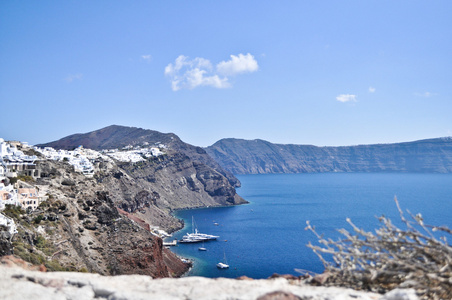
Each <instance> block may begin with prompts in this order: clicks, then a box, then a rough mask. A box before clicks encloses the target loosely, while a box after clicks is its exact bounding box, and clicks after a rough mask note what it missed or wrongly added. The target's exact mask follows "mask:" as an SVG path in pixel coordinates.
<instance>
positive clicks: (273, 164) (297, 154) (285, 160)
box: [206, 138, 452, 174]
mask: <svg viewBox="0 0 452 300" xmlns="http://www.w3.org/2000/svg"><path fill="white" fill-rule="evenodd" d="M206 151H207V153H209V155H210V156H212V157H213V158H214V159H215V160H216V161H217V162H218V163H219V164H220V165H221V166H222V167H223V168H225V169H226V170H228V171H230V172H232V173H233V174H265V173H310V172H431V173H450V172H452V139H451V138H438V139H428V140H420V141H415V142H407V143H396V144H375V145H359V146H344V147H317V146H312V145H291V144H288V145H284V144H273V143H270V142H267V141H264V140H241V139H223V140H220V141H218V142H216V143H215V144H213V145H212V146H209V147H207V148H206Z"/></svg>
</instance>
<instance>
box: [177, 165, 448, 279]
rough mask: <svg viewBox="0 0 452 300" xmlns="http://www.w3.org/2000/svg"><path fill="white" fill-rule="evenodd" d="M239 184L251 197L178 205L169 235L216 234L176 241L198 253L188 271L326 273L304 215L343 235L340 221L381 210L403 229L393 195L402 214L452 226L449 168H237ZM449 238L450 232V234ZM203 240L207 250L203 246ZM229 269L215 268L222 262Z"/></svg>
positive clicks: (182, 250) (188, 254)
mask: <svg viewBox="0 0 452 300" xmlns="http://www.w3.org/2000/svg"><path fill="white" fill-rule="evenodd" d="M237 178H238V179H239V180H240V181H241V183H242V186H241V187H240V188H239V189H237V192H238V194H239V195H240V196H242V197H243V198H244V199H245V200H247V201H249V204H245V205H239V206H233V207H216V208H203V209H191V210H181V211H178V212H176V214H175V215H176V217H178V218H180V219H183V220H184V221H185V227H184V228H183V229H182V230H180V231H178V232H176V233H175V234H174V235H173V237H172V239H174V238H177V239H180V238H182V236H183V235H184V234H185V233H187V232H192V230H193V225H192V224H193V222H192V220H194V225H195V226H196V228H197V229H198V231H199V232H202V233H208V234H213V235H218V236H220V238H218V239H217V240H216V241H209V242H206V243H204V245H203V244H202V243H201V244H199V243H196V244H179V245H178V246H176V247H172V249H171V250H172V251H173V252H175V253H176V254H178V255H180V256H182V257H185V258H188V259H190V260H192V261H193V268H192V269H191V270H190V271H189V272H188V273H187V274H186V276H204V277H211V278H216V277H227V278H236V277H239V276H248V277H251V278H255V279H260V278H268V277H270V276H271V275H272V274H274V273H278V274H293V275H296V276H297V275H300V274H302V271H300V270H307V271H310V272H314V273H321V272H322V271H323V270H324V266H323V264H322V262H321V261H320V259H319V258H318V257H317V256H316V255H315V254H314V253H313V251H312V250H311V249H310V248H308V247H307V246H306V245H307V244H308V243H310V242H311V243H312V244H316V243H317V240H318V239H317V237H316V236H315V235H314V234H313V233H312V232H311V231H308V230H305V228H306V221H309V222H310V224H311V225H312V226H315V230H316V232H317V233H319V234H321V235H323V236H324V237H325V238H332V239H333V240H335V239H338V238H339V237H340V234H339V233H338V231H337V229H340V228H345V229H347V230H349V231H353V229H352V228H351V226H350V225H349V224H348V223H347V222H346V218H350V219H351V221H352V222H353V223H354V224H355V225H356V226H358V227H360V228H363V229H365V230H367V231H374V230H375V229H377V228H379V227H380V226H381V224H380V222H379V220H378V217H380V216H382V215H384V216H386V217H389V218H390V219H391V220H392V221H393V223H394V224H395V225H396V226H398V227H400V228H402V229H404V228H406V227H405V226H404V224H403V222H401V220H400V215H399V211H398V210H397V206H396V204H395V201H394V198H395V197H397V199H398V202H399V204H400V207H401V208H402V211H403V212H404V215H405V217H407V218H409V216H410V213H411V214H413V215H415V214H418V213H420V214H421V215H422V217H423V220H424V223H426V224H431V225H437V226H439V225H446V226H448V227H449V228H452V174H419V173H416V174H410V173H315V174H263V175H238V176H237ZM450 239H452V237H451V236H449V240H450ZM202 246H204V247H205V248H206V249H207V251H199V247H202ZM224 260H226V262H227V263H228V264H229V266H230V267H229V269H218V268H217V267H216V264H217V263H218V262H223V261H224Z"/></svg>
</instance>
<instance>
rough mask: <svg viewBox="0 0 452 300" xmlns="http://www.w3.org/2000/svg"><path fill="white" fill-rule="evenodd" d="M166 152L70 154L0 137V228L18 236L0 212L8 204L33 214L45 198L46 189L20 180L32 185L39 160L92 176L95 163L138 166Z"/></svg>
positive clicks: (127, 149)
mask: <svg viewBox="0 0 452 300" xmlns="http://www.w3.org/2000/svg"><path fill="white" fill-rule="evenodd" d="M31 149H32V150H34V151H36V152H39V153H40V154H42V156H40V157H39V158H38V157H37V156H36V155H26V154H24V151H25V152H26V151H27V150H31ZM165 149H166V146H165V145H163V144H160V143H158V144H157V145H155V146H154V147H150V146H149V144H147V143H145V144H144V145H143V146H141V147H140V146H137V147H133V146H131V145H129V146H126V147H124V148H123V149H110V150H102V151H101V152H99V151H95V150H91V149H85V148H83V147H82V146H79V147H77V148H76V149H74V150H70V151H69V150H55V149H53V148H50V147H45V148H39V147H32V146H29V145H28V143H26V142H18V141H5V140H4V139H2V138H0V226H3V227H4V228H6V231H7V232H9V234H10V237H11V238H12V236H13V235H14V234H16V233H17V228H16V225H15V223H14V221H13V220H12V219H11V218H9V217H7V216H5V215H4V214H2V213H1V212H2V211H3V210H5V208H6V207H7V206H8V205H13V206H18V207H20V208H21V209H22V210H24V211H26V212H32V211H34V210H36V209H38V207H39V205H40V204H41V203H42V202H44V201H46V200H47V199H48V196H47V190H48V186H42V185H39V186H35V185H33V184H31V183H30V180H27V181H28V182H27V181H25V180H21V179H26V178H28V179H32V180H31V182H32V181H33V180H35V179H37V178H39V177H40V176H41V173H40V170H39V168H38V167H37V164H36V162H37V161H38V160H42V159H47V160H57V161H63V162H66V163H68V164H70V165H71V166H73V168H74V170H75V171H76V172H80V173H82V174H84V175H85V176H87V177H93V176H94V174H95V166H94V164H93V162H94V161H95V160H99V159H102V160H104V161H113V160H116V161H120V162H131V163H137V162H140V161H144V160H145V159H147V158H150V157H157V156H160V155H163V154H165V152H164V150H165ZM157 232H160V230H157ZM160 233H163V234H165V233H164V232H160Z"/></svg>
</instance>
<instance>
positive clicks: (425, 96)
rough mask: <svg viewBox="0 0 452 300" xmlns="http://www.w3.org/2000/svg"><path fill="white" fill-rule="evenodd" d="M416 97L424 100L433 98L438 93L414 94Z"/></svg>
mask: <svg viewBox="0 0 452 300" xmlns="http://www.w3.org/2000/svg"><path fill="white" fill-rule="evenodd" d="M414 95H415V96H417V97H424V98H430V97H433V96H436V95H437V94H436V93H430V92H424V93H414Z"/></svg>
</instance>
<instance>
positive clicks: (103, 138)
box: [0, 126, 246, 278]
mask: <svg viewBox="0 0 452 300" xmlns="http://www.w3.org/2000/svg"><path fill="white" fill-rule="evenodd" d="M78 145H83V146H85V147H87V148H88V147H91V148H94V149H97V150H100V149H102V148H104V147H105V148H107V149H112V148H122V147H124V146H130V145H131V146H132V147H134V146H137V145H139V146H146V145H149V146H152V145H160V147H163V149H164V154H163V155H159V156H150V157H146V158H145V157H144V156H143V159H144V160H142V161H139V162H134V163H130V162H121V161H116V160H111V159H102V158H98V159H97V160H96V161H95V162H94V166H95V175H94V177H91V178H90V177H86V176H84V175H82V174H81V173H78V172H75V171H74V168H73V167H72V166H71V165H69V164H68V163H66V162H57V161H51V160H45V159H41V160H39V161H38V164H37V168H39V169H40V172H41V175H42V177H41V178H39V179H37V180H36V181H35V182H32V183H31V184H32V185H34V186H36V187H38V188H39V189H42V190H46V194H47V196H48V200H47V201H45V202H43V203H42V204H41V205H40V207H39V208H38V209H37V210H36V211H34V212H31V213H25V212H23V211H20V210H18V209H16V208H9V209H8V210H6V213H7V214H8V215H9V216H10V217H13V218H14V219H15V220H16V223H17V224H18V230H19V233H18V234H16V235H15V236H14V237H13V239H12V240H11V239H9V238H8V237H1V238H0V252H1V253H0V255H7V254H11V253H13V254H14V255H16V256H20V257H21V258H22V259H24V260H26V261H29V262H31V263H34V264H45V265H46V266H47V268H48V269H50V270H73V271H83V270H84V271H90V272H96V273H99V274H108V275H117V274H144V275H150V276H152V277H154V278H157V277H173V276H176V277H177V276H180V275H182V274H183V273H184V272H186V271H187V269H188V267H189V265H187V264H186V263H184V262H182V261H181V260H180V259H179V258H177V257H176V256H175V255H174V254H173V253H171V252H170V251H169V250H167V249H165V248H164V247H163V243H162V239H161V238H160V237H157V236H155V235H153V232H152V231H154V229H163V230H165V231H167V232H169V233H171V232H173V231H175V230H178V229H181V228H182V227H183V223H182V221H180V220H178V219H176V218H174V217H173V216H172V215H171V213H172V212H173V211H174V210H177V209H188V208H197V207H205V206H228V205H236V204H242V203H246V201H245V200H244V199H242V198H241V197H240V196H239V195H237V193H236V191H235V186H239V181H238V180H237V179H236V178H235V177H234V176H233V175H232V174H231V173H229V172H227V171H225V170H224V169H222V168H221V167H220V166H219V165H218V164H217V163H216V162H215V161H213V159H212V158H210V156H208V155H207V153H206V152H205V151H204V150H203V149H201V148H199V147H195V146H191V145H188V144H185V143H183V142H182V141H180V139H179V138H178V137H177V136H175V135H173V134H161V133H158V132H155V131H150V130H143V129H138V128H131V127H122V126H110V127H107V128H104V129H102V130H99V131H95V132H91V133H88V134H85V135H83V134H81V135H75V136H71V137H68V138H64V139H62V140H60V141H56V142H53V143H49V144H45V145H41V146H52V147H56V148H65V149H72V148H75V147H77V146H78ZM163 145H164V146H163Z"/></svg>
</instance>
